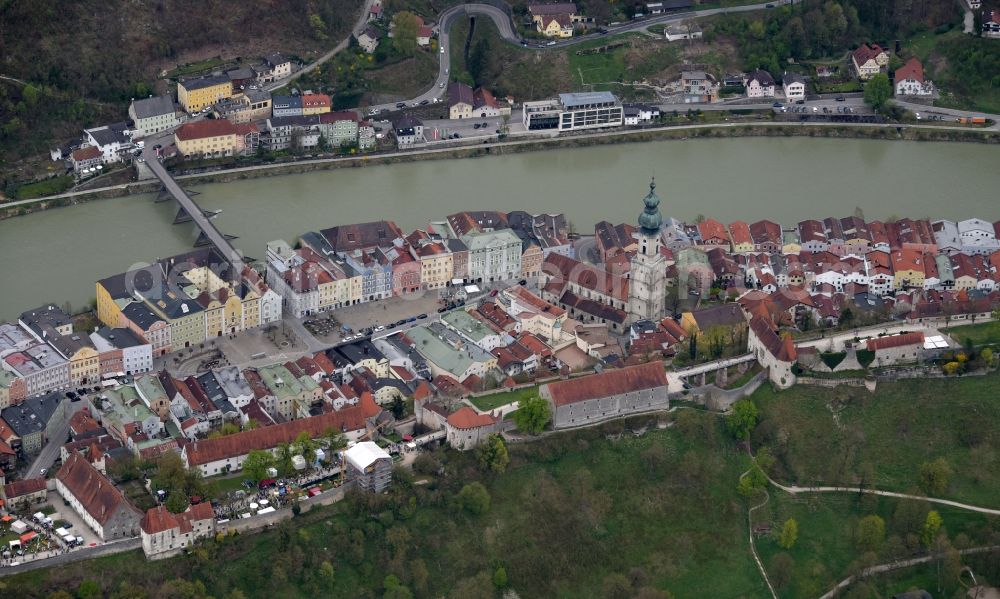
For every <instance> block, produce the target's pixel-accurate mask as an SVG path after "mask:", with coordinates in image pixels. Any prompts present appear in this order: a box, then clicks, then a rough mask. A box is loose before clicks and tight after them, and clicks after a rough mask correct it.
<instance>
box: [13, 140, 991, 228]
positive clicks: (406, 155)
mask: <svg viewBox="0 0 1000 599" xmlns="http://www.w3.org/2000/svg"><path fill="white" fill-rule="evenodd" d="M741 137H817V138H827V139H874V140H883V141H936V142H958V143H983V144H1000V132H998V131H995V130H983V129H966V128H959V127H937V126H928V125H891V124H889V125H887V124H852V125H846V124H842V123H811V124H802V123H793V122H769V123H711V124H693V125H680V126H665V127H655V128H649V129H630V130H613V131H599V132H594V133H585V134H579V135H565V136H559V137H546V138H535V139H523V140H510V141H500V142H493V143H484V144H480V145H463V146H451V147H444V148H442V147H435V148H422V149H419V150H413V151H405V152H391V153H386V154H373V155H366V156H348V157H333V158H315V159H305V160H297V161H293V162H282V163H272V164H259V165H252V166H243V167H235V168H227V169H223V170H218V171H213V172H207V173H195V174H186V175H179V176H177V177H176V179H177V180H179V181H183V182H184V183H185V184H187V183H229V182H232V181H240V180H246V179H256V178H260V177H272V176H281V175H293V174H302V173H310V172H317V171H324V170H332V169H340V168H359V167H364V166H376V165H388V164H397V163H408V162H417V161H424V160H450V159H456V158H479V157H485V156H491V155H503V154H511V153H521V152H537V151H541V150H546V149H553V148H579V147H587V146H595V145H608V144H622V143H644V142H652V141H669V140H686V139H712V138H741ZM159 188H160V186H159V183H158V182H156V181H155V180H152V181H136V182H133V183H126V184H120V185H114V186H108V187H101V188H97V189H91V190H82V191H75V192H67V193H63V194H58V195H54V196H48V197H42V198H35V199H30V200H23V201H16V202H9V203H7V204H2V205H0V220H5V219H8V218H13V217H15V216H23V215H26V214H31V213H34V212H39V211H42V210H49V209H52V208H60V207H64V206H71V205H75V204H82V203H85V202H90V201H93V200H98V199H107V198H116V197H123V196H128V195H134V194H141V193H155V192H156V191H158V190H159Z"/></svg>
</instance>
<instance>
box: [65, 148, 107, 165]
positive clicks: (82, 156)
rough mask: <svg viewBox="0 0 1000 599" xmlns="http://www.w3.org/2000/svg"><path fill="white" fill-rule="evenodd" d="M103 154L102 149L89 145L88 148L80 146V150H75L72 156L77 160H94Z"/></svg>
mask: <svg viewBox="0 0 1000 599" xmlns="http://www.w3.org/2000/svg"><path fill="white" fill-rule="evenodd" d="M100 155H101V150H100V148H98V147H97V146H87V147H86V148H80V149H79V150H74V151H73V153H72V154H71V156H72V157H73V160H76V161H77V162H80V161H83V160H93V159H94V158H97V157H99V156H100Z"/></svg>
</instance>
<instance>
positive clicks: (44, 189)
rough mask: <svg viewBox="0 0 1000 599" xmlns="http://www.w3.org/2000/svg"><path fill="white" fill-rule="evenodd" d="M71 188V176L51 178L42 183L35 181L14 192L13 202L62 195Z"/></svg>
mask: <svg viewBox="0 0 1000 599" xmlns="http://www.w3.org/2000/svg"><path fill="white" fill-rule="evenodd" d="M71 187H73V175H63V176H61V177H52V178H51V179H45V180H44V181H36V182H34V183H29V184H27V185H22V186H20V187H18V188H17V189H16V190H15V191H14V199H15V200H28V199H31V198H40V197H44V196H50V195H55V194H57V193H62V192H64V191H66V190H67V189H69V188H71Z"/></svg>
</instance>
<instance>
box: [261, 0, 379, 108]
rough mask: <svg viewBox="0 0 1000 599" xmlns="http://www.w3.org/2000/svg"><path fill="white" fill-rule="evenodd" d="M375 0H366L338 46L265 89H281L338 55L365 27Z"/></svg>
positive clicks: (271, 90)
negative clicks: (355, 34)
mask: <svg viewBox="0 0 1000 599" xmlns="http://www.w3.org/2000/svg"><path fill="white" fill-rule="evenodd" d="M375 1H376V0H365V5H364V6H363V7H362V9H361V14H360V15H358V20H357V21H355V23H354V27H353V28H352V29H351V33H350V34H348V35H347V37H345V38H344V39H342V40H340V42H339V43H338V44H337V45H336V46H334V47H333V48H332V49H331V50H330V51H329V52H327V53H326V54H324V55H323V56H320V57H319V58H317V59H316V60H314V61H312V62H311V63H309V64H307V65H306V66H304V67H302V68H301V69H299V70H297V71H295V72H294V73H292V74H291V75H289V76H288V77H285V78H283V79H278V80H276V81H274V82H272V83H270V84H268V85H267V87H266V88H265V89H267V91H269V92H273V91H274V90H276V89H280V88H282V87H284V86H286V85H288V84H289V83H291V82H292V81H295V80H296V79H298V78H299V77H301V76H302V75H303V74H304V73H309V72H311V71H312V70H313V69H315V68H316V67H318V66H319V65H321V64H323V63H324V62H326V61H328V60H330V59H331V58H333V57H334V56H336V55H337V53H338V52H341V51H343V50H344V48H346V47H347V46H349V45H350V43H351V37H353V35H354V33H355V32H360V31H361V30H362V29H363V28H364V26H365V24H367V23H368V13H370V12H371V9H372V5H373V4H374V3H375Z"/></svg>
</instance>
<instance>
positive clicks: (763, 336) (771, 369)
mask: <svg viewBox="0 0 1000 599" xmlns="http://www.w3.org/2000/svg"><path fill="white" fill-rule="evenodd" d="M747 349H748V350H749V351H750V353H752V354H753V355H754V356H755V357H756V358H757V361H758V362H759V363H760V365H761V366H762V367H763V368H765V369H767V371H768V378H769V379H770V380H771V382H772V383H774V384H775V385H776V386H777V387H779V388H781V389H787V388H789V387H791V386H792V385H794V384H795V374H794V373H793V372H792V366H793V365H794V364H795V361H796V360H797V359H798V356H797V353H796V351H795V345H794V344H793V343H792V338H791V337H784V338H781V337H778V334H777V333H775V332H774V329H773V328H772V327H771V324H770V323H769V322H768V321H766V320H764V319H763V318H761V317H760V316H754V317H753V318H752V319H750V330H749V334H748V335H747Z"/></svg>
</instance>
